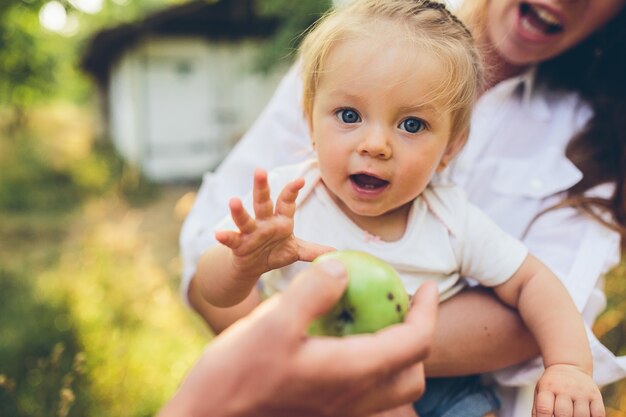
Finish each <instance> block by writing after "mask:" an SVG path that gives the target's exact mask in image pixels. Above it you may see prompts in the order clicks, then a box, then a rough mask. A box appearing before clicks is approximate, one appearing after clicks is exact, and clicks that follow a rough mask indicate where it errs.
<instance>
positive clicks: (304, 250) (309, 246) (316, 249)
mask: <svg viewBox="0 0 626 417" xmlns="http://www.w3.org/2000/svg"><path fill="white" fill-rule="evenodd" d="M296 241H297V242H298V260H299V261H305V262H311V261H313V260H314V259H315V258H317V257H318V256H320V255H323V254H325V253H327V252H334V251H336V250H337V249H335V248H333V247H331V246H326V245H320V244H318V243H313V242H307V241H306V240H302V239H296Z"/></svg>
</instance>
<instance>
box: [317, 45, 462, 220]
mask: <svg viewBox="0 0 626 417" xmlns="http://www.w3.org/2000/svg"><path fill="white" fill-rule="evenodd" d="M415 48H416V46H415V44H410V43H409V42H408V41H406V40H403V39H402V38H401V37H398V36H391V34H389V35H387V36H384V35H383V36H378V37H372V38H369V39H360V38H355V39H350V40H344V41H341V42H340V43H338V44H337V45H336V46H335V47H334V48H333V49H332V50H331V52H330V55H329V56H328V59H327V62H326V64H325V66H324V69H323V75H322V76H321V78H320V81H319V84H318V88H317V90H316V92H315V99H314V103H313V110H312V114H311V115H310V117H309V127H310V132H311V139H312V142H313V147H314V148H315V150H316V152H317V156H318V159H319V166H320V171H321V176H322V180H323V181H324V184H325V185H326V187H327V188H328V190H329V191H330V194H331V195H332V196H333V198H334V199H335V201H336V202H337V203H338V205H339V206H340V207H341V208H342V210H343V211H344V212H345V213H346V214H347V215H348V216H350V217H351V218H352V219H353V220H355V221H356V222H357V223H359V222H358V218H359V217H372V216H381V215H388V214H390V213H393V214H394V215H396V214H397V215H398V216H405V215H406V212H407V211H408V210H409V207H410V203H411V202H412V200H414V199H415V198H416V197H417V196H419V194H420V193H421V192H422V191H423V190H424V189H425V188H426V186H427V185H428V183H429V181H430V180H431V178H432V176H433V174H434V173H435V172H436V171H437V170H438V169H440V168H441V167H443V166H444V165H445V163H447V162H448V160H449V159H450V158H451V157H452V156H453V155H452V154H453V153H454V152H453V150H452V147H449V146H448V145H449V143H450V132H451V125H452V120H451V116H450V112H449V111H448V109H447V108H446V107H445V106H444V105H443V104H442V103H441V101H442V100H437V99H436V98H435V97H433V92H434V91H437V90H440V88H441V83H442V81H443V78H444V77H443V76H442V75H441V74H442V72H443V71H442V69H441V68H440V61H439V60H438V59H437V58H435V57H434V56H433V55H432V54H431V53H423V54H421V53H416V52H415ZM442 161H443V164H442Z"/></svg>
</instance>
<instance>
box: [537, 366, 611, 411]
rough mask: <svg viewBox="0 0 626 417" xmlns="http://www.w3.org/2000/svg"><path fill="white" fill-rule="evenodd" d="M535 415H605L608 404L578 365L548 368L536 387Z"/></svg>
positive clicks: (589, 377)
mask: <svg viewBox="0 0 626 417" xmlns="http://www.w3.org/2000/svg"><path fill="white" fill-rule="evenodd" d="M532 415H533V417H535V416H536V417H552V416H553V415H554V416H558V417H561V416H562V417H566V416H574V417H604V416H605V410H604V403H603V402H602V395H601V394H600V390H599V389H598V386H597V385H596V384H595V382H593V379H592V378H591V376H590V375H589V374H587V373H586V372H584V371H583V370H582V369H580V368H578V367H576V366H574V365H565V364H558V365H551V366H548V367H547V368H546V370H545V371H544V373H543V375H542V376H541V379H539V382H537V387H536V389H535V402H534V404H533V413H532Z"/></svg>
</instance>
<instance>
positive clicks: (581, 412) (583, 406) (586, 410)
mask: <svg viewBox="0 0 626 417" xmlns="http://www.w3.org/2000/svg"><path fill="white" fill-rule="evenodd" d="M589 416H590V404H589V401H585V400H583V401H575V402H574V417H589Z"/></svg>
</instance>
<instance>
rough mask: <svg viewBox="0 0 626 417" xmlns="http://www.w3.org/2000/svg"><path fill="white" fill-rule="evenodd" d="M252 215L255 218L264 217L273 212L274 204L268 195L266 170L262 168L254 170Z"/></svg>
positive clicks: (269, 215)
mask: <svg viewBox="0 0 626 417" xmlns="http://www.w3.org/2000/svg"><path fill="white" fill-rule="evenodd" d="M252 201H253V207H254V216H255V217H256V218H257V219H266V218H268V217H271V216H272V214H273V213H274V204H273V203H272V199H271V196H270V186H269V184H268V183H267V172H266V171H265V170H263V169H260V168H259V169H257V170H255V171H254V188H253V189H252Z"/></svg>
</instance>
